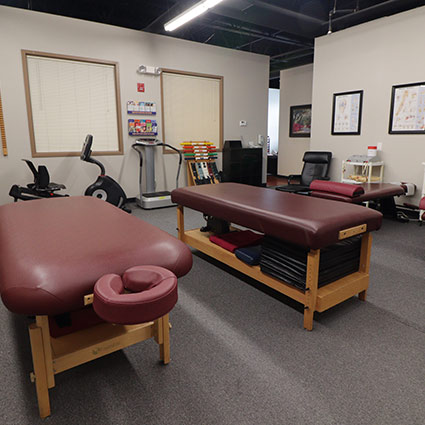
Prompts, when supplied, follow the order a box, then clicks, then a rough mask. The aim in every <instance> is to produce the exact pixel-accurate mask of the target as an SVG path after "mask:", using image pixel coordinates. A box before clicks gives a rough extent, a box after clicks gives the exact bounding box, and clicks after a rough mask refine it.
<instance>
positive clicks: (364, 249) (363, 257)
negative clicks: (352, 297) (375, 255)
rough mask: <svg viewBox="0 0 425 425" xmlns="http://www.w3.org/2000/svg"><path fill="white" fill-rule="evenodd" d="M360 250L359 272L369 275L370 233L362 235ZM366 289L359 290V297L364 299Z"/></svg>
mask: <svg viewBox="0 0 425 425" xmlns="http://www.w3.org/2000/svg"><path fill="white" fill-rule="evenodd" d="M360 249H361V251H360V267H359V272H362V273H366V274H367V275H369V268H370V252H371V250H372V235H371V233H365V234H364V235H363V237H362V245H361V248H360ZM366 293H367V289H365V290H364V291H361V292H359V299H360V300H361V301H366Z"/></svg>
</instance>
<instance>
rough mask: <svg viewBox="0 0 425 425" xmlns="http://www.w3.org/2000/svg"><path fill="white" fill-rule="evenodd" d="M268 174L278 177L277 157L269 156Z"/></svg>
mask: <svg viewBox="0 0 425 425" xmlns="http://www.w3.org/2000/svg"><path fill="white" fill-rule="evenodd" d="M267 174H270V175H272V176H277V155H267Z"/></svg>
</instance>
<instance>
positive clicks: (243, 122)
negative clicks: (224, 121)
mask: <svg viewBox="0 0 425 425" xmlns="http://www.w3.org/2000/svg"><path fill="white" fill-rule="evenodd" d="M246 125H247V123H246V121H245V120H240V121H239V127H246Z"/></svg>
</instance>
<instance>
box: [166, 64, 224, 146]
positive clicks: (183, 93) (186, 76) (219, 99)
mask: <svg viewBox="0 0 425 425" xmlns="http://www.w3.org/2000/svg"><path fill="white" fill-rule="evenodd" d="M161 92H162V112H163V121H162V123H163V138H164V142H165V143H168V144H170V145H172V146H174V147H176V148H177V149H181V145H180V143H181V142H184V141H209V142H213V143H214V144H215V145H216V146H217V147H218V148H219V149H221V147H222V141H223V77H220V76H214V75H204V74H192V73H187V72H182V71H174V70H164V69H163V71H162V74H161Z"/></svg>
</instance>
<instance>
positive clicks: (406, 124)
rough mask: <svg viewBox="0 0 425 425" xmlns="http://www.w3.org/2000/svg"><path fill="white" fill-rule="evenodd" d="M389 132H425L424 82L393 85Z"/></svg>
mask: <svg viewBox="0 0 425 425" xmlns="http://www.w3.org/2000/svg"><path fill="white" fill-rule="evenodd" d="M389 133H390V134H424V133H425V83H412V84H403V85H399V86H393V88H392V94H391V110H390V127H389Z"/></svg>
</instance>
